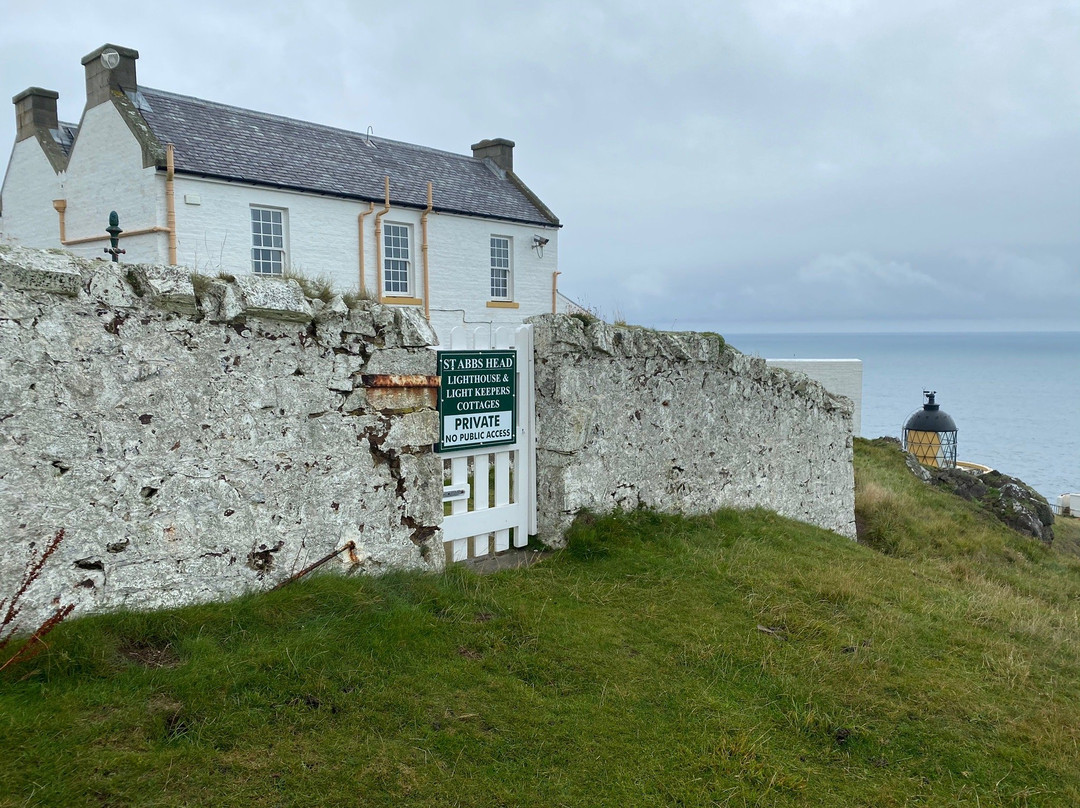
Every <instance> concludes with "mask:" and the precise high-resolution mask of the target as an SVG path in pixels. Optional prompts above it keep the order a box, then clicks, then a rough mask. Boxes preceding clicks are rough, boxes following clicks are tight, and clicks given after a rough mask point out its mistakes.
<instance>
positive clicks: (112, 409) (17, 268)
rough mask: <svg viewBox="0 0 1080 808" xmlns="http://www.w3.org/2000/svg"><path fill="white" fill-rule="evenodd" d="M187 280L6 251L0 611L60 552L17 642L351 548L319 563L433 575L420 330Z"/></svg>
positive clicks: (433, 497)
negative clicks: (55, 611)
mask: <svg viewBox="0 0 1080 808" xmlns="http://www.w3.org/2000/svg"><path fill="white" fill-rule="evenodd" d="M195 281H196V283H195V285H194V286H193V284H192V278H191V276H190V275H189V274H188V273H187V272H185V271H180V270H176V269H169V268H166V267H151V266H125V265H116V264H110V263H105V262H101V261H86V260H82V259H77V258H74V257H72V256H70V255H68V254H66V253H62V252H59V251H36V250H25V249H20V248H15V247H4V246H0V598H2V597H4V596H10V594H11V593H12V591H13V590H14V588H15V587H16V586H17V585H18V581H19V579H20V576H21V575H22V572H23V570H24V569H25V567H26V563H27V561H28V560H29V559H30V558H31V557H32V556H33V554H34V553H35V551H40V548H42V547H43V546H45V545H46V543H47V542H48V541H49V540H50V539H51V538H52V537H53V536H55V535H56V534H57V532H59V531H61V530H62V531H63V532H64V540H63V542H62V543H61V545H60V549H59V550H58V551H57V553H56V554H55V555H54V556H53V557H52V558H51V559H50V560H49V562H48V564H47V565H46V567H45V570H44V572H43V574H42V575H41V577H40V578H39V579H38V580H37V581H36V582H35V583H34V585H33V587H32V588H31V590H30V591H29V592H28V593H27V594H26V595H25V596H24V597H23V603H24V612H23V615H22V616H21V617H22V622H23V623H24V624H25V625H29V624H31V623H34V621H35V620H37V621H39V622H40V618H41V617H42V616H43V615H44V613H45V612H47V611H48V610H49V609H50V606H49V604H51V603H53V602H54V601H55V602H59V603H71V602H73V603H75V604H76V607H77V611H89V610H101V609H107V608H111V607H116V606H125V605H129V606H135V607H139V608H147V607H159V606H173V605H178V604H183V603H190V602H196V601H204V600H211V599H223V598H227V597H232V596H235V595H237V594H240V593H242V592H244V591H247V590H251V589H261V588H267V587H269V586H272V585H274V584H275V583H277V582H280V581H282V580H284V579H285V578H287V577H289V576H290V575H292V574H294V573H296V572H297V571H299V570H301V569H303V568H304V567H305V566H307V565H308V564H310V563H312V562H313V561H315V560H318V559H320V558H322V557H324V556H326V555H327V554H329V553H332V552H334V551H336V550H341V549H342V548H343V547H345V546H346V545H348V544H349V542H352V543H353V544H354V548H355V549H354V550H352V551H351V552H350V551H346V552H342V553H340V554H339V555H338V556H336V557H335V559H334V560H333V561H332V562H331V563H332V564H334V565H338V566H339V567H340V566H344V567H345V568H347V569H379V568H384V567H394V568H425V569H437V568H440V567H441V566H442V565H443V563H444V554H443V550H442V541H441V528H440V525H441V523H442V509H441V505H440V493H441V476H442V475H441V464H440V463H439V462H438V460H437V458H436V456H435V455H434V454H433V453H432V451H431V445H432V444H433V443H434V442H435V441H436V440H437V439H438V426H437V418H436V414H435V412H434V410H433V408H432V405H433V403H434V398H433V396H431V395H430V394H431V393H432V390H431V389H430V386H428V387H425V386H424V385H425V384H426V385H430V382H431V374H434V372H435V361H434V354H433V352H431V351H430V350H428V347H427V346H428V345H430V344H431V343H432V342H433V341H434V334H433V333H432V332H431V330H430V328H429V327H428V326H427V324H426V323H425V322H424V320H423V319H422V318H421V317H418V316H417V315H415V314H413V313H412V312H410V311H408V310H404V309H391V308H387V307H383V306H379V305H377V304H374V303H364V304H361V305H360V306H358V307H356V308H353V309H351V310H350V309H349V308H348V307H347V306H345V305H344V303H343V301H342V300H341V299H340V298H335V299H333V300H331V301H330V302H329V303H323V302H322V301H319V300H310V299H308V298H306V297H305V296H304V294H303V293H302V292H301V289H300V287H299V286H298V285H297V284H296V282H295V281H279V280H264V279H257V278H238V279H235V280H232V279H229V280H221V279H210V278H199V277H196V278H195ZM391 374H393V375H391ZM403 377H404V378H403ZM35 625H36V624H35Z"/></svg>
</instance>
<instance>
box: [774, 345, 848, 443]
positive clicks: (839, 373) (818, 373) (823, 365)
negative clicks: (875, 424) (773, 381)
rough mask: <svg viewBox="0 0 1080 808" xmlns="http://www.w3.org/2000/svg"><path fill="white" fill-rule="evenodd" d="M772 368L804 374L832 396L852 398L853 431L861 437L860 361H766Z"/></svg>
mask: <svg viewBox="0 0 1080 808" xmlns="http://www.w3.org/2000/svg"><path fill="white" fill-rule="evenodd" d="M765 364H767V365H768V366H769V367H771V368H783V369H784V370H790V371H792V372H793V373H803V374H805V375H807V376H809V377H810V378H811V379H813V380H814V381H816V382H818V383H820V384H821V386H822V387H824V388H825V389H826V390H828V391H829V392H830V393H832V394H833V395H838V396H844V397H845V398H849V399H851V403H852V405H853V409H852V414H851V424H852V426H851V431H852V434H854V435H861V434H862V377H863V367H862V360H861V359H768V358H766V359H765Z"/></svg>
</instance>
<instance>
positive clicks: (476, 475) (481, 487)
mask: <svg viewBox="0 0 1080 808" xmlns="http://www.w3.org/2000/svg"><path fill="white" fill-rule="evenodd" d="M490 457H491V455H489V454H478V455H476V456H475V457H474V458H473V487H472V500H473V510H474V511H476V512H479V511H486V510H487V509H488V502H489V501H490V500H489V496H490V495H489V494H488V467H489V465H490V463H489V460H488V458H490ZM489 544H490V536H489V535H488V534H487V533H482V534H478V535H476V536H473V557H474V558H479V557H480V556H486V555H487V554H488V550H489Z"/></svg>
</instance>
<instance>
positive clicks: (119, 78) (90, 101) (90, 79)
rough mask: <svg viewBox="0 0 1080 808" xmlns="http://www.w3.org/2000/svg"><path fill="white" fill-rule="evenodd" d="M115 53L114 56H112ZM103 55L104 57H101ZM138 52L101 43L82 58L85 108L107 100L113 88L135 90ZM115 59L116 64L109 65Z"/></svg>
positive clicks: (136, 85)
mask: <svg viewBox="0 0 1080 808" xmlns="http://www.w3.org/2000/svg"><path fill="white" fill-rule="evenodd" d="M113 53H115V54H116V56H112V54H113ZM102 55H104V57H105V58H102ZM138 58H139V52H138V51H137V50H132V49H131V48H124V47H121V46H120V45H102V46H101V47H100V48H98V49H97V50H94V51H91V52H90V53H88V54H86V56H84V57H83V58H82V63H83V65H84V66H85V67H86V108H87V109H90V108H91V107H96V106H97V105H98V104H103V103H105V102H106V101H108V100H109V95H110V93H111V92H112V91H113V90H132V91H134V90H136V89H138V84H137V82H136V81H135V60H136V59H138ZM111 61H115V62H116V66H115V67H110V66H109V65H110V62H111Z"/></svg>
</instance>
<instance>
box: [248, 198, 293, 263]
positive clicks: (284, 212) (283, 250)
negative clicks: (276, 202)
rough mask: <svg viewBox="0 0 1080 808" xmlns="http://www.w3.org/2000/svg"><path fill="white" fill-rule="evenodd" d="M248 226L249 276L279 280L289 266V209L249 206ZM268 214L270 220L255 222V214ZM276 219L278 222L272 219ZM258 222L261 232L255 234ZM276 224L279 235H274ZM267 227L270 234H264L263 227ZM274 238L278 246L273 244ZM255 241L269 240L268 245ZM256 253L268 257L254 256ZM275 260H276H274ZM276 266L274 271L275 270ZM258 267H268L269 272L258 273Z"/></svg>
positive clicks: (261, 219)
mask: <svg viewBox="0 0 1080 808" xmlns="http://www.w3.org/2000/svg"><path fill="white" fill-rule="evenodd" d="M249 211H250V213H249V215H248V220H249V221H248V225H249V230H250V233H251V274H252V275H257V276H259V277H260V278H280V277H282V276H283V275H284V274H285V272H286V270H287V269H288V265H289V209H288V208H279V207H275V206H273V205H256V204H252V205H250V206H249ZM256 211H257V212H259V213H260V214H266V213H269V214H270V218H269V219H266V218H260V219H258V220H256V218H255V213H256ZM275 216H276V217H277V219H278V221H276V222H275V221H274V217H275ZM256 222H258V223H259V224H260V225H261V228H260V229H261V232H258V233H257V232H255V225H256ZM275 224H277V225H278V226H279V227H280V230H281V232H280V233H274V232H273V229H274V225H275ZM266 225H269V227H270V232H269V233H267V232H265V226H266ZM275 238H276V239H277V240H278V241H280V244H275V243H274V240H275ZM256 239H270V243H269V244H266V243H264V242H262V241H260V242H258V243H256ZM256 251H261V252H265V253H269V254H270V255H265V256H258V257H257V256H256ZM275 258H276V260H275ZM275 265H276V269H275ZM260 266H269V267H270V271H269V272H263V271H260V269H259V267H260Z"/></svg>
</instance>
